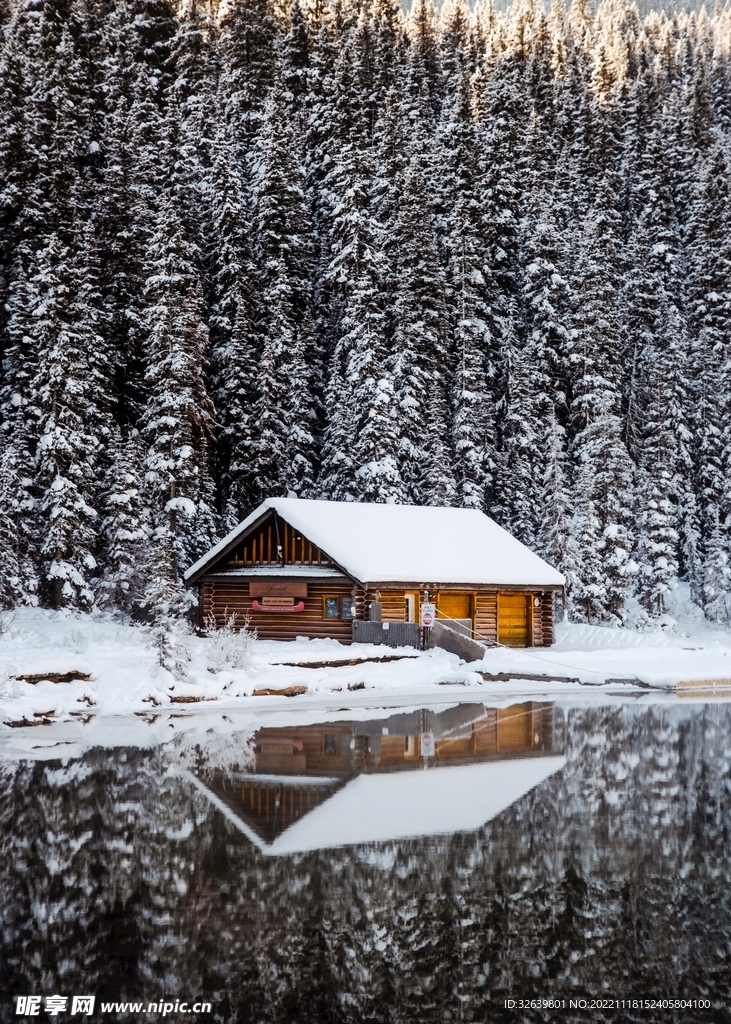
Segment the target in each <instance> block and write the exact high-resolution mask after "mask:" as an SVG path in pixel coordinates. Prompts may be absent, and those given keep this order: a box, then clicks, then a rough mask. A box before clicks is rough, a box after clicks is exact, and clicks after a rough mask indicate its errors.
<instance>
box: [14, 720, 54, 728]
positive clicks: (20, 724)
mask: <svg viewBox="0 0 731 1024" xmlns="http://www.w3.org/2000/svg"><path fill="white" fill-rule="evenodd" d="M50 724H51V720H50V718H21V719H19V720H18V721H17V722H3V725H9V726H10V728H11V729H25V728H26V727H28V726H31V725H50Z"/></svg>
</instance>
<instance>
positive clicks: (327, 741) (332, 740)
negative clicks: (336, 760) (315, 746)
mask: <svg viewBox="0 0 731 1024" xmlns="http://www.w3.org/2000/svg"><path fill="white" fill-rule="evenodd" d="M323 751H324V753H325V754H327V756H328V757H334V756H335V755H336V754H337V752H338V738H337V736H335V735H333V734H332V733H327V732H326V733H325V738H324V740H323Z"/></svg>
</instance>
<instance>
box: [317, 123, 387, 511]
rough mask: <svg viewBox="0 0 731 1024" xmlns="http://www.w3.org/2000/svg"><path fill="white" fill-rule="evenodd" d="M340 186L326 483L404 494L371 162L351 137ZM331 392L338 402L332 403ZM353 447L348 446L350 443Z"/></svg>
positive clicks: (343, 493) (342, 490) (350, 495)
mask: <svg viewBox="0 0 731 1024" xmlns="http://www.w3.org/2000/svg"><path fill="white" fill-rule="evenodd" d="M335 187H336V189H337V196H338V199H339V202H338V204H337V206H336V207H335V209H334V213H333V216H334V226H333V256H332V260H331V263H330V266H329V268H328V278H329V282H330V286H331V288H332V289H333V291H334V292H335V294H336V295H337V299H336V303H337V304H336V306H335V310H336V312H335V317H336V319H335V327H334V333H335V336H336V343H335V347H334V351H333V357H332V358H333V363H332V366H331V371H330V373H331V378H332V379H331V385H330V388H329V389H328V393H327V400H328V401H327V404H328V408H329V410H331V411H330V422H329V423H328V424H327V426H326V429H325V435H324V440H323V461H322V472H321V480H320V487H322V489H323V490H324V491H325V493H326V494H327V495H328V496H329V497H332V498H337V499H346V500H361V501H401V500H403V494H404V492H403V483H402V481H401V478H400V474H399V466H398V453H399V421H398V417H397V415H396V409H395V398H394V393H393V384H392V382H391V381H390V379H389V378H388V376H387V374H386V370H385V355H386V352H385V323H384V319H385V318H384V313H383V309H382V307H381V299H380V282H381V280H382V277H383V270H382V267H381V262H380V258H379V253H378V251H377V243H376V231H375V226H374V224H373V221H372V218H371V215H370V210H369V206H370V195H369V183H368V178H367V176H366V167H365V165H364V162H363V161H362V160H361V159H360V157H359V154H358V152H357V150H356V148H355V144H354V141H353V140H351V141H350V142H349V143H348V144H347V145H346V146H345V147H344V149H343V151H342V152H341V155H340V164H339V172H338V176H337V178H336V179H335ZM331 396H332V398H333V399H335V401H336V402H337V400H338V398H339V399H340V401H339V402H338V404H336V405H333V406H331V405H330V402H329V399H330V397H331ZM343 443H345V444H347V445H348V446H349V449H350V450H349V452H347V453H346V450H345V449H344V447H343Z"/></svg>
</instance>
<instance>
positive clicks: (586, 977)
mask: <svg viewBox="0 0 731 1024" xmlns="http://www.w3.org/2000/svg"><path fill="white" fill-rule="evenodd" d="M565 725H566V736H567V759H568V760H567V766H566V768H565V770H564V771H563V773H561V774H560V775H558V776H554V777H553V778H551V779H550V780H548V782H546V783H545V784H543V785H542V786H541V787H539V788H538V789H536V790H534V791H532V792H531V793H529V794H528V795H527V796H526V797H524V798H523V799H521V800H520V801H518V802H517V803H515V804H514V805H513V806H512V807H510V808H508V810H506V811H505V812H504V813H503V814H501V815H500V816H499V817H498V818H496V819H495V820H494V821H493V822H491V823H489V824H488V825H486V826H485V827H484V828H483V829H481V830H480V831H479V832H477V833H468V834H461V835H455V836H452V837H438V838H434V839H431V840H422V839H419V840H411V841H405V842H394V843H384V844H380V845H374V846H368V847H361V848H357V849H355V850H352V849H351V850H347V849H343V850H330V851H320V852H315V853H311V854H300V855H297V856H293V857H290V858H282V859H276V858H266V857H263V856H262V855H261V854H260V853H259V852H258V851H257V850H256V849H255V848H254V847H253V846H252V845H251V844H250V843H249V842H248V841H247V840H246V839H245V838H244V837H243V836H242V835H241V834H240V833H239V832H238V831H237V830H235V829H234V828H233V826H232V825H231V824H230V823H229V822H228V820H227V819H226V818H224V817H223V816H222V815H221V814H220V813H219V812H218V811H216V810H215V809H213V808H212V807H211V806H210V804H209V803H208V802H207V801H206V800H205V798H204V797H202V796H201V795H200V794H199V793H198V792H197V791H195V790H193V789H192V787H191V786H190V785H189V783H188V782H187V781H186V779H185V777H184V776H181V775H180V774H178V773H176V772H171V771H170V770H169V766H170V756H169V754H166V755H165V756H164V757H161V756H160V755H159V753H158V751H156V750H144V749H137V748H129V749H122V750H112V751H108V750H102V749H95V750H91V751H89V752H88V753H87V754H85V755H84V756H83V758H80V759H78V760H76V761H70V762H69V763H68V764H66V765H64V764H62V763H61V762H60V761H58V762H46V763H31V762H28V763H24V764H21V765H19V766H16V767H15V768H14V770H13V771H12V772H10V771H9V772H7V773H5V774H3V777H2V783H3V785H2V790H1V791H0V821H1V822H2V830H1V832H0V835H1V836H2V838H1V839H0V936H2V939H1V941H2V949H1V950H0V955H1V957H2V977H3V985H5V986H7V988H8V991H9V992H11V993H18V992H36V991H38V992H48V993H50V992H55V991H59V992H62V993H63V992H68V993H71V992H73V991H77V992H80V991H94V992H96V993H98V994H99V996H100V997H101V996H102V995H104V997H105V998H106V997H109V998H114V999H132V998H134V997H135V996H138V995H139V996H140V997H141V998H143V999H148V1000H155V999H158V998H160V996H161V993H172V992H175V993H179V994H180V995H181V998H183V997H188V996H195V997H198V996H200V997H206V998H209V999H210V1000H211V1002H212V1003H213V1005H214V1019H215V1020H216V1021H229V1020H237V1021H246V1022H248V1021H256V1022H259V1021H261V1022H265V1021H266V1022H272V1024H275V1022H277V1024H278V1022H280V1021H282V1022H284V1021H290V1020H294V1021H297V1022H298V1024H299V1022H302V1024H330V1022H333V1024H334V1022H338V1024H341V1022H342V1024H350V1022H352V1024H364V1022H366V1021H372V1022H384V1024H385V1022H388V1024H401V1022H404V1024H406V1022H412V1021H416V1020H418V1021H439V1022H442V1021H447V1022H451V1021H455V1022H456V1021H472V1020H487V1019H490V1020H496V1021H501V1020H505V1021H508V1020H512V1019H514V1016H511V1013H510V1012H509V1011H506V1010H504V1009H502V1001H503V1000H504V999H505V998H506V997H508V996H511V995H516V994H518V993H519V994H520V996H521V997H523V998H525V997H531V996H543V995H546V994H550V993H556V994H563V995H565V996H567V997H568V996H569V995H572V994H577V995H578V994H595V995H602V994H605V993H606V992H622V993H623V994H624V996H625V997H632V996H637V995H643V996H646V995H653V994H657V995H662V996H669V997H671V996H675V995H682V996H685V997H694V996H695V997H701V996H707V995H713V996H715V997H716V999H717V1002H718V1007H719V1008H718V1013H719V1014H721V1016H720V1017H718V1019H726V1018H725V1017H724V1016H723V1015H724V1014H728V1012H729V1008H731V992H730V991H729V988H730V987H731V972H729V970H728V965H727V953H726V950H727V949H728V946H729V943H731V894H730V893H729V890H728V885H727V879H728V877H729V872H730V870H731V845H730V844H729V841H728V840H729V832H730V831H731V792H730V781H731V749H730V748H729V745H728V743H727V739H726V737H727V736H728V735H729V734H730V733H731V729H730V728H729V727H730V726H731V709H729V708H726V707H725V706H723V705H716V706H708V707H706V708H703V707H697V706H694V707H680V706H676V707H672V708H664V709H663V708H657V707H645V708H641V707H610V708H597V709H591V708H590V709H572V710H571V712H570V713H569V714H568V717H567V719H566V722H565ZM214 747H215V749H214V755H215V757H216V758H218V757H219V756H224V755H225V757H229V756H233V755H232V753H231V751H232V750H233V748H234V747H235V743H234V744H233V746H232V745H231V744H230V743H228V742H227V743H222V744H215V745H214ZM224 748H225V749H224ZM191 751H192V748H191ZM191 751H188V750H187V749H186V751H185V754H186V757H188V756H189V754H190V753H191ZM234 759H235V758H234ZM184 760H185V758H184ZM231 763H233V762H231ZM506 770H509V768H507V769H506ZM603 985H606V988H604V987H603ZM9 1006H10V1004H9V1003H7V1004H2V1005H0V1020H3V1021H6V1020H7V1021H9V1020H10V1009H9ZM532 1019H535V1020H541V1019H544V1020H550V1019H551V1016H550V1013H549V1012H548V1011H546V1014H545V1015H543V1017H542V1016H541V1014H540V1013H535V1014H534V1017H533V1018H532ZM596 1019H597V1020H602V1019H606V1020H611V1019H613V1017H612V1014H611V1013H609V1012H608V1013H607V1014H606V1015H605V1017H604V1018H602V1017H601V1016H598V1017H596ZM682 1019H683V1017H682V1012H681V1011H678V1013H677V1014H676V1015H675V1017H674V1016H673V1013H672V1012H669V1013H668V1014H667V1015H666V1016H664V1017H663V1021H665V1020H669V1021H672V1020H678V1021H680V1020H682Z"/></svg>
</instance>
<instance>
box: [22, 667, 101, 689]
mask: <svg viewBox="0 0 731 1024" xmlns="http://www.w3.org/2000/svg"><path fill="white" fill-rule="evenodd" d="M15 678H16V679H18V680H20V681H21V682H24V683H32V684H33V686H35V684H36V683H43V682H45V681H46V680H48V682H49V683H72V682H74V680H75V679H80V680H81V681H82V682H85V683H88V682H89V680H90V679H91V674H90V673H89V672H79V671H77V669H72V670H71V671H70V672H31V673H28V674H27V675H23V676H16V677H15Z"/></svg>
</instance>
